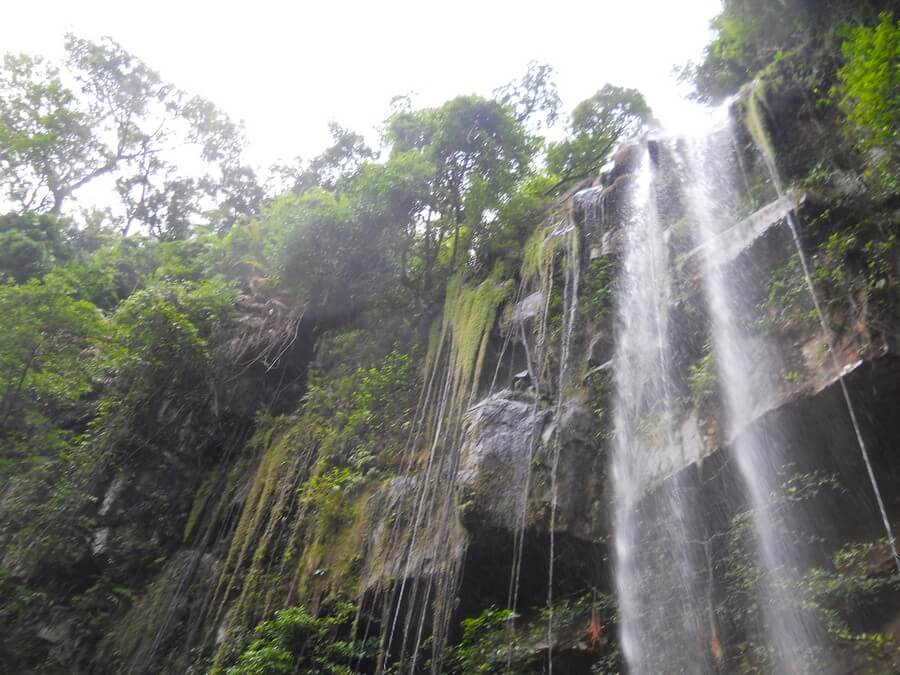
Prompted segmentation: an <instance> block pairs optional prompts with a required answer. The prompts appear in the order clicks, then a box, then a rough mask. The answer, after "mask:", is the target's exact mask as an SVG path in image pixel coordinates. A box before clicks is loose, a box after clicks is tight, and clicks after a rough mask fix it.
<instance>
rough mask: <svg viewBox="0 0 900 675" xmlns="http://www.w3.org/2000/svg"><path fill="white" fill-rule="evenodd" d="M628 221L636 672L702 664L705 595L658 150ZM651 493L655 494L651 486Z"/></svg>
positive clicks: (624, 587) (622, 592)
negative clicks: (679, 415)
mask: <svg viewBox="0 0 900 675" xmlns="http://www.w3.org/2000/svg"><path fill="white" fill-rule="evenodd" d="M631 190H632V194H631V195H630V199H629V207H628V213H627V214H626V219H625V220H626V222H625V223H623V227H624V230H625V231H624V240H625V241H624V251H623V252H622V257H623V259H622V271H621V274H620V284H619V289H618V317H617V331H616V345H617V349H616V353H615V356H614V381H615V398H614V429H615V442H614V446H613V449H612V458H611V476H612V490H613V497H614V519H613V520H614V522H613V526H614V530H615V573H616V588H617V592H618V598H619V623H620V640H621V647H622V651H623V653H624V657H625V660H626V662H627V663H628V666H629V668H630V671H631V672H635V673H657V672H677V671H681V672H697V671H700V670H703V669H704V667H705V663H706V656H705V654H704V651H703V650H702V649H685V648H684V645H685V644H686V643H689V644H697V642H699V644H703V638H702V635H703V630H704V627H705V625H706V624H707V621H706V620H705V617H704V613H705V603H704V602H702V593H700V592H698V590H697V589H698V581H699V578H698V574H699V573H700V571H701V566H700V565H699V564H698V563H697V561H696V556H695V555H693V552H692V550H691V548H692V545H691V542H692V540H694V538H695V537H696V534H695V532H696V530H697V526H698V523H697V520H696V512H695V510H694V508H693V504H691V503H690V501H691V500H690V499H689V497H688V496H687V495H686V493H685V486H682V485H680V484H679V482H678V481H676V480H666V481H661V479H663V478H667V477H668V473H669V472H670V471H672V470H673V469H675V468H679V467H676V465H677V464H678V462H679V461H680V460H681V459H682V457H681V450H680V448H679V446H678V444H677V442H676V430H675V419H674V414H673V413H674V410H673V403H674V401H673V392H672V383H671V377H672V372H671V353H670V348H671V336H670V333H669V322H668V318H669V317H668V311H669V307H670V301H671V297H670V296H671V291H672V289H671V276H670V265H669V258H670V256H669V251H668V249H667V246H666V241H665V237H664V233H663V228H662V224H661V222H660V217H659V216H660V214H659V211H658V203H657V199H656V197H655V194H654V193H655V186H654V172H653V166H652V162H651V158H650V154H649V152H648V151H647V149H646V148H644V149H643V159H642V161H641V164H640V168H639V169H638V172H637V175H636V176H635V178H634V181H633V186H632V188H631ZM651 489H652V495H650V496H647V493H649V492H651Z"/></svg>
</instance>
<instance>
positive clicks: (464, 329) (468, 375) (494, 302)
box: [442, 270, 511, 406]
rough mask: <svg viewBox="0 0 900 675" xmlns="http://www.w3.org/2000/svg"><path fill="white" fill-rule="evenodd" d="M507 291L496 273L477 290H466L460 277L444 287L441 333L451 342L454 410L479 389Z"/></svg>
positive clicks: (477, 287) (475, 288) (449, 365)
mask: <svg viewBox="0 0 900 675" xmlns="http://www.w3.org/2000/svg"><path fill="white" fill-rule="evenodd" d="M510 287H511V284H510V282H504V281H502V280H501V278H500V275H499V274H498V273H497V270H495V272H494V274H492V275H491V276H490V277H488V278H487V279H485V280H484V281H482V282H481V283H479V284H478V285H477V286H466V285H465V284H464V283H463V281H462V277H461V276H460V275H455V276H454V277H452V278H451V279H450V281H449V282H448V284H447V295H446V300H445V302H444V322H443V326H442V333H443V334H444V335H447V336H449V339H450V350H449V361H448V367H449V368H450V373H451V377H452V381H453V397H452V400H453V403H454V405H455V406H460V405H464V404H465V403H466V402H467V401H468V400H469V399H470V398H471V396H472V394H473V393H474V390H475V388H476V387H477V385H478V380H479V379H480V377H481V371H482V368H483V366H484V359H485V356H486V354H487V347H488V341H489V339H490V334H491V330H492V328H493V326H494V322H495V321H496V318H497V310H498V308H499V307H500V303H502V302H503V300H504V299H505V298H506V297H507V296H508V295H509V291H510Z"/></svg>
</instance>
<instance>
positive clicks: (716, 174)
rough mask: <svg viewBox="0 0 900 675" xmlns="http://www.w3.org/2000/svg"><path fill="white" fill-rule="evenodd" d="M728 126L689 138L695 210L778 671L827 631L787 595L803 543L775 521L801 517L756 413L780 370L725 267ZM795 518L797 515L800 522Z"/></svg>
mask: <svg viewBox="0 0 900 675" xmlns="http://www.w3.org/2000/svg"><path fill="white" fill-rule="evenodd" d="M729 131H730V129H729V128H724V129H720V130H718V132H717V131H716V130H713V131H712V132H710V133H709V134H707V135H706V136H705V137H703V138H695V139H690V140H688V141H687V142H686V143H685V146H686V147H685V150H684V153H683V156H684V158H685V161H686V165H687V166H686V174H687V176H686V187H685V193H686V197H687V206H688V213H689V216H690V218H691V220H692V222H693V223H694V224H695V228H696V235H697V238H698V239H699V240H700V241H702V242H704V248H703V252H702V255H701V256H700V267H701V272H702V278H703V285H704V290H705V295H706V300H707V305H708V307H709V314H710V323H711V326H710V331H711V337H712V346H713V353H714V355H715V363H716V368H717V371H718V380H719V383H720V389H721V391H722V398H723V401H722V403H723V409H724V414H725V419H724V428H725V432H726V433H725V435H726V437H727V438H731V439H732V441H731V452H732V454H733V456H734V457H735V459H736V463H737V466H738V469H739V472H740V475H741V477H742V479H743V481H744V483H745V485H746V488H747V493H748V497H749V499H748V501H749V504H748V505H749V507H750V510H751V513H752V520H753V528H754V533H755V541H756V549H757V555H758V558H759V561H760V563H761V568H762V570H763V572H764V573H763V575H762V578H761V589H760V591H761V594H762V597H761V600H762V602H761V603H760V605H761V608H762V614H763V617H764V627H763V630H764V634H765V636H766V645H767V648H768V650H769V651H770V652H771V660H772V662H773V665H774V667H775V670H776V672H794V673H799V672H810V669H811V668H812V665H809V664H812V663H814V656H815V655H817V654H818V656H819V658H822V653H823V652H824V649H825V648H824V646H823V645H824V642H825V640H824V638H823V634H822V631H821V629H820V627H819V626H818V625H817V623H816V622H815V621H814V620H813V619H811V618H810V616H809V614H808V613H804V612H803V611H801V609H800V606H799V604H798V603H792V602H791V601H790V600H789V601H788V602H785V597H784V594H785V589H789V588H796V587H797V586H798V581H799V578H800V576H799V575H800V572H799V569H798V567H799V564H800V561H801V560H802V557H803V555H802V551H801V550H800V549H799V544H798V542H796V541H792V540H790V539H789V538H788V537H787V536H786V530H787V529H788V528H782V529H779V528H778V527H777V526H776V521H777V520H778V518H780V519H790V518H792V517H793V518H796V517H797V516H796V514H794V513H791V512H788V513H782V514H780V516H778V517H776V515H775V513H774V512H773V509H774V505H773V503H772V499H773V494H775V493H776V492H777V490H778V489H779V486H780V483H781V479H780V477H779V470H780V468H781V466H780V461H779V460H778V457H779V454H778V452H777V449H776V448H774V447H773V444H772V442H771V439H770V438H769V435H768V432H767V429H766V426H765V424H764V423H759V422H757V421H756V417H757V416H758V415H759V414H760V409H761V407H762V406H763V405H764V403H765V402H766V401H770V400H774V399H775V398H776V395H777V380H776V373H774V372H769V370H768V368H767V359H766V358H765V357H764V356H761V355H760V351H761V350H760V346H759V344H758V341H759V339H758V338H757V343H754V341H753V340H751V338H750V335H749V333H748V330H747V328H746V326H747V325H750V324H752V313H751V312H750V311H749V310H748V308H747V300H746V299H745V298H744V297H743V292H742V283H741V277H740V274H739V273H737V272H736V271H735V269H733V268H726V265H725V264H724V261H727V260H728V256H727V255H726V251H725V250H724V247H725V246H727V242H725V241H724V238H723V237H721V236H720V235H721V234H722V231H723V230H724V229H726V228H727V227H729V226H730V225H732V224H733V223H734V222H736V221H737V220H738V219H737V217H736V215H735V214H734V208H733V207H734V204H735V203H736V202H737V201H738V195H737V194H736V190H735V181H736V176H735V175H734V171H733V170H732V167H733V160H736V159H737V157H738V156H737V155H735V154H733V152H732V149H733V147H734V144H733V143H732V142H731V134H730V133H729ZM794 525H796V523H794Z"/></svg>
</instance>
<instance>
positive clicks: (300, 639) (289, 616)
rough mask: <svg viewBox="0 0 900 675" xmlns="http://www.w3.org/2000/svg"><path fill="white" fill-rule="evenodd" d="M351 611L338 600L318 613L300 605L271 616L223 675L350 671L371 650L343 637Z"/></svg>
mask: <svg viewBox="0 0 900 675" xmlns="http://www.w3.org/2000/svg"><path fill="white" fill-rule="evenodd" d="M355 611H356V607H355V606H354V605H352V604H350V603H346V602H337V603H334V604H333V605H329V606H326V607H321V608H320V611H319V613H318V615H316V614H313V613H311V612H310V611H309V610H307V609H306V608H305V607H303V606H302V605H298V606H295V607H288V608H287V609H281V610H278V611H277V612H275V618H274V619H272V620H271V621H266V622H265V623H261V624H260V625H259V626H257V627H256V633H257V635H259V639H257V640H256V641H254V642H253V643H251V644H250V645H249V646H248V647H247V648H246V649H244V651H242V652H241V654H240V656H239V657H238V659H237V662H236V663H235V665H233V666H231V667H230V668H228V669H227V670H226V673H227V675H277V674H278V673H304V674H308V675H314V674H315V675H318V674H320V673H333V674H334V675H344V674H349V673H351V672H353V671H352V670H351V668H350V666H351V664H356V663H358V662H359V661H360V660H361V659H364V658H366V657H367V656H369V655H370V653H371V651H372V645H371V644H364V643H362V642H354V641H353V640H352V639H350V638H349V637H347V635H348V631H349V626H350V623H351V622H352V620H353V616H354V613H355Z"/></svg>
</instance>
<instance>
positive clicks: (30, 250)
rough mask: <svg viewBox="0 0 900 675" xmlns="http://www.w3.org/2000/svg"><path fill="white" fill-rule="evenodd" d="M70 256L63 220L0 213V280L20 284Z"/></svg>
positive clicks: (34, 215) (31, 214) (44, 216)
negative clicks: (5, 279) (1, 214)
mask: <svg viewBox="0 0 900 675" xmlns="http://www.w3.org/2000/svg"><path fill="white" fill-rule="evenodd" d="M71 255H72V248H71V244H70V243H69V242H68V241H67V239H66V236H65V232H64V223H63V222H60V221H59V220H57V219H56V218H54V217H52V216H48V215H42V216H38V215H36V214H33V213H30V214H23V215H18V214H14V213H10V214H7V215H5V216H0V279H2V278H7V279H11V280H14V281H17V282H19V283H21V282H23V281H26V280H27V279H30V278H32V277H40V276H43V275H44V274H46V273H47V272H48V271H49V270H50V269H51V268H53V267H54V266H56V265H58V264H60V263H63V262H65V261H66V260H67V259H68V258H69V257H70V256H71Z"/></svg>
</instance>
